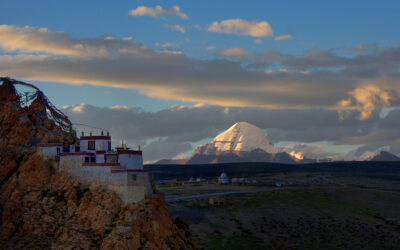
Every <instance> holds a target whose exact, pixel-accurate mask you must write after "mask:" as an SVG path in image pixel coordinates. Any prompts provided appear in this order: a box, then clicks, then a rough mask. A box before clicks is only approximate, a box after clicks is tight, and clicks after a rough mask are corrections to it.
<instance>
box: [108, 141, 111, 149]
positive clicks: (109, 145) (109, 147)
mask: <svg viewBox="0 0 400 250" xmlns="http://www.w3.org/2000/svg"><path fill="white" fill-rule="evenodd" d="M108 151H111V142H110V141H109V142H108Z"/></svg>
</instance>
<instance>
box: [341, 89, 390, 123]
mask: <svg viewBox="0 0 400 250" xmlns="http://www.w3.org/2000/svg"><path fill="white" fill-rule="evenodd" d="M348 94H349V95H350V97H349V98H347V99H343V100H341V101H340V102H339V103H338V106H339V112H340V114H341V117H342V119H343V116H344V115H345V114H344V112H345V110H346V109H349V108H350V109H354V108H355V109H357V110H359V111H360V116H359V119H360V120H365V119H368V118H369V117H370V116H371V114H372V112H373V111H374V110H375V109H376V108H377V107H379V108H381V107H389V106H390V99H391V96H390V93H388V92H387V91H386V90H382V89H381V88H379V87H377V86H362V87H358V88H356V89H354V90H352V91H349V92H348Z"/></svg>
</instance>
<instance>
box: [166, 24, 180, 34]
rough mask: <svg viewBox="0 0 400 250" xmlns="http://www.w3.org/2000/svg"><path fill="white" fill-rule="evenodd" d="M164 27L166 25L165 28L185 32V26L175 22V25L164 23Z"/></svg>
mask: <svg viewBox="0 0 400 250" xmlns="http://www.w3.org/2000/svg"><path fill="white" fill-rule="evenodd" d="M165 27H167V29H169V30H172V31H179V32H181V33H185V28H183V27H182V26H180V25H178V24H175V25H169V24H166V25H165Z"/></svg>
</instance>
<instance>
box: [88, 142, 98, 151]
mask: <svg viewBox="0 0 400 250" xmlns="http://www.w3.org/2000/svg"><path fill="white" fill-rule="evenodd" d="M87 149H88V150H96V142H95V141H88V145H87Z"/></svg>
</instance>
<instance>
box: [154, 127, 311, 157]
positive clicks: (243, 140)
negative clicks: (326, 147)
mask: <svg viewBox="0 0 400 250" xmlns="http://www.w3.org/2000/svg"><path fill="white" fill-rule="evenodd" d="M307 161H309V162H312V160H310V159H307ZM231 162H276V163H290V164H293V163H298V162H302V160H299V159H296V158H294V157H293V156H291V155H289V154H288V153H286V152H279V148H277V147H275V146H274V145H272V143H270V142H269V140H268V138H267V137H266V136H265V134H264V132H263V131H262V130H261V129H260V128H258V127H256V126H254V125H252V124H250V123H247V122H238V123H235V124H234V125H233V126H231V127H230V128H229V129H227V130H226V131H224V132H222V133H221V134H219V135H218V136H216V137H215V138H214V139H213V140H212V141H211V142H210V143H207V144H204V145H201V146H199V147H198V148H197V149H196V150H195V152H194V154H193V155H192V156H191V157H190V158H189V159H187V161H186V162H185V163H186V164H209V163H231ZM168 163H172V161H168V160H162V161H159V162H157V163H155V164H168Z"/></svg>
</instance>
